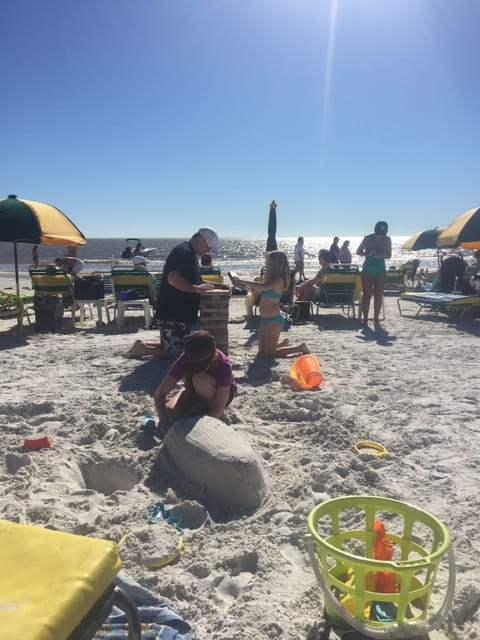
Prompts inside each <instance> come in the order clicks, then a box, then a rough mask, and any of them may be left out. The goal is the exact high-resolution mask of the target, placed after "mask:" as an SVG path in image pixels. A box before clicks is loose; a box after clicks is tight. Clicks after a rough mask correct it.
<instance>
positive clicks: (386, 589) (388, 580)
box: [373, 520, 398, 593]
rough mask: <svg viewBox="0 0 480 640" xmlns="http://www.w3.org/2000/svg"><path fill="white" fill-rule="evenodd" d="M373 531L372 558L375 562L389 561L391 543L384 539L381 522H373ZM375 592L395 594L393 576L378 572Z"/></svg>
mask: <svg viewBox="0 0 480 640" xmlns="http://www.w3.org/2000/svg"><path fill="white" fill-rule="evenodd" d="M373 530H374V531H375V547H374V550H373V557H374V558H375V560H391V559H392V557H393V545H392V543H391V541H390V540H387V538H386V537H385V526H384V524H383V522H381V521H380V520H375V522H374V523H373ZM377 591H380V592H382V593H397V592H398V585H397V581H396V579H395V574H394V573H392V572H391V571H378V572H377Z"/></svg>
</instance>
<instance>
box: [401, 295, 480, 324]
mask: <svg viewBox="0 0 480 640" xmlns="http://www.w3.org/2000/svg"><path fill="white" fill-rule="evenodd" d="M400 302H413V303H415V304H416V305H417V306H418V309H417V312H416V314H415V317H417V316H418V315H419V314H420V312H421V311H425V310H426V311H432V312H433V313H437V314H438V313H446V314H448V315H450V316H455V317H456V318H457V319H458V320H460V319H461V318H462V317H463V316H464V314H465V313H467V312H469V311H480V296H479V295H472V296H464V295H461V294H455V293H442V292H440V291H419V292H411V293H410V292H407V293H402V294H401V296H400V298H399V299H398V300H397V305H398V311H399V313H400V315H403V313H402V307H401V306H400Z"/></svg>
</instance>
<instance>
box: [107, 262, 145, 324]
mask: <svg viewBox="0 0 480 640" xmlns="http://www.w3.org/2000/svg"><path fill="white" fill-rule="evenodd" d="M112 288H113V296H114V303H113V305H111V306H113V308H114V313H115V314H116V316H117V327H118V328H119V329H120V328H121V327H122V326H123V321H124V316H125V312H126V311H128V310H132V309H134V310H138V309H143V313H144V315H145V328H146V329H149V328H150V321H151V317H152V311H151V307H153V306H154V303H155V289H154V280H153V276H152V274H151V273H149V272H148V271H135V270H134V269H123V268H117V267H112Z"/></svg>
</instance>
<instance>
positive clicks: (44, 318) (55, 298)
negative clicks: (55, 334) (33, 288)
mask: <svg viewBox="0 0 480 640" xmlns="http://www.w3.org/2000/svg"><path fill="white" fill-rule="evenodd" d="M33 310H34V312H35V331H55V329H61V328H62V318H63V300H62V296H61V295H49V296H42V295H35V296H33Z"/></svg>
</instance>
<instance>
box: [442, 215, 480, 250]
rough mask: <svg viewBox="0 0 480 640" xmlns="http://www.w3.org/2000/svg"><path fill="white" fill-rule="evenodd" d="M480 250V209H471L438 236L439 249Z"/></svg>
mask: <svg viewBox="0 0 480 640" xmlns="http://www.w3.org/2000/svg"><path fill="white" fill-rule="evenodd" d="M460 245H461V246H462V247H463V248H464V249H476V248H480V207H478V208H476V209H469V210H468V211H465V213H462V214H461V215H460V216H458V218H455V220H454V221H453V222H452V223H451V224H449V225H448V227H447V228H446V229H445V231H444V232H443V233H441V234H440V235H439V236H438V246H439V247H459V246H460Z"/></svg>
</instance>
